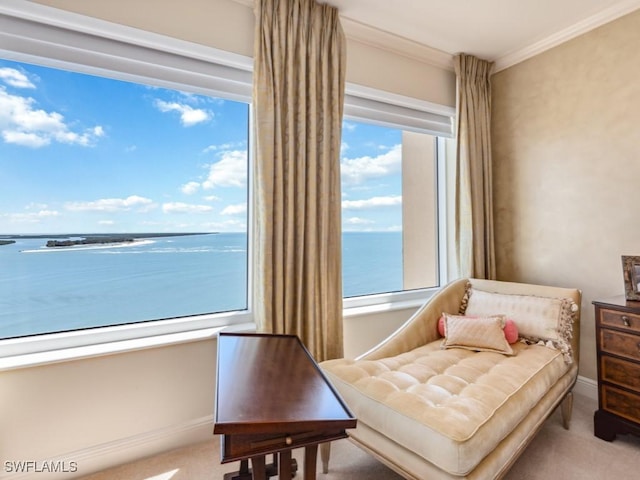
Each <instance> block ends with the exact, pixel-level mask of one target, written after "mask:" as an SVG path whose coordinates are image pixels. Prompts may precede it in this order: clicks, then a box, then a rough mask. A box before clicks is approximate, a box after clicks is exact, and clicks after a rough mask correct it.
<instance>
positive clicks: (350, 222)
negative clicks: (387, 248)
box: [344, 217, 376, 226]
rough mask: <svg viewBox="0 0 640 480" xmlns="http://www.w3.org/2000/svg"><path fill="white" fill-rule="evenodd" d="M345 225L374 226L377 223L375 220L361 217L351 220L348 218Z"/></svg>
mask: <svg viewBox="0 0 640 480" xmlns="http://www.w3.org/2000/svg"><path fill="white" fill-rule="evenodd" d="M344 223H345V224H346V225H358V226H359V225H371V224H374V223H376V222H374V221H373V220H369V219H367V218H360V217H351V218H347V219H346V220H345V221H344Z"/></svg>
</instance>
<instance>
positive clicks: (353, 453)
mask: <svg viewBox="0 0 640 480" xmlns="http://www.w3.org/2000/svg"><path fill="white" fill-rule="evenodd" d="M596 408H597V402H595V401H593V400H591V399H589V398H586V397H583V396H580V395H576V396H575V401H574V411H573V419H572V422H571V430H569V431H567V430H564V429H563V428H562V423H561V420H560V413H559V412H555V413H554V414H553V415H552V416H551V418H549V420H547V422H546V424H545V425H544V427H543V428H542V430H541V431H540V432H539V434H538V435H537V436H536V438H535V439H534V441H533V442H532V444H531V445H530V446H529V448H528V449H527V450H526V451H525V453H524V454H523V455H522V456H521V457H520V459H519V460H518V462H517V463H516V464H515V465H514V466H513V468H512V469H511V471H510V472H509V474H508V476H507V477H506V478H507V479H508V480H538V479H540V480H549V479H555V478H561V479H564V480H585V479H598V480H607V479H611V480H625V479H634V478H640V438H638V437H634V436H631V435H618V438H617V439H616V440H615V441H614V442H611V443H609V442H605V441H603V440H600V439H598V438H596V437H595V436H594V435H593V412H594V411H595V410H596ZM301 454H302V452H301V451H299V450H298V451H295V452H294V457H296V458H297V460H298V464H299V465H300V468H301V467H302V459H301ZM237 465H238V464H237V463H233V464H227V465H220V450H219V444H218V441H217V439H215V438H213V439H212V440H211V441H208V442H204V443H200V444H197V445H194V446H191V447H188V448H183V449H180V450H174V451H171V452H167V453H164V454H160V455H157V456H155V457H151V458H147V459H144V460H140V461H137V462H134V463H131V464H127V465H122V466H119V467H116V468H113V469H110V470H106V471H104V472H100V473H97V474H94V475H90V476H87V477H83V479H82V480H214V479H215V480H222V477H223V475H224V473H226V472H229V471H231V470H234V469H237ZM272 478H277V477H272ZM296 478H302V475H301V474H298V475H297V477H296ZM349 479H366V480H399V479H401V477H400V476H398V475H397V474H395V473H394V472H392V471H391V470H389V469H388V468H386V467H385V466H384V465H382V464H381V463H379V462H378V461H376V460H375V459H374V458H373V457H371V456H369V455H368V454H366V453H364V452H363V451H362V450H360V449H359V448H357V447H356V446H354V445H353V444H352V443H350V442H349V441H348V440H341V441H339V442H335V443H334V444H333V447H332V451H331V464H330V471H329V474H327V475H323V474H322V473H318V480H349Z"/></svg>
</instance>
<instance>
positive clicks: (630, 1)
mask: <svg viewBox="0 0 640 480" xmlns="http://www.w3.org/2000/svg"><path fill="white" fill-rule="evenodd" d="M638 8H640V0H627V1H625V2H619V3H617V4H616V5H613V6H611V7H609V8H606V9H604V10H602V11H601V12H598V13H597V14H595V15H592V16H590V17H588V18H586V19H584V20H582V21H580V22H578V23H575V24H573V25H571V26H570V27H568V28H565V29H564V30H561V31H559V32H556V33H554V34H553V35H550V36H548V37H546V38H544V39H542V40H539V41H537V42H535V43H532V44H531V45H528V46H526V47H524V48H520V49H518V50H514V51H511V52H509V53H507V54H505V55H502V56H501V57H498V58H496V59H495V60H494V61H495V68H494V73H495V72H499V71H500V70H504V69H506V68H509V67H511V66H513V65H515V64H517V63H520V62H523V61H525V60H527V59H529V58H531V57H535V56H536V55H539V54H541V53H543V52H545V51H547V50H550V49H552V48H554V47H557V46H558V45H561V44H562V43H565V42H568V41H569V40H571V39H573V38H576V37H578V36H580V35H582V34H584V33H587V32H589V31H591V30H594V29H596V28H598V27H600V26H602V25H604V24H606V23H609V22H612V21H613V20H616V19H618V18H620V17H623V16H624V15H627V14H629V13H631V12H633V11H634V10H637V9H638Z"/></svg>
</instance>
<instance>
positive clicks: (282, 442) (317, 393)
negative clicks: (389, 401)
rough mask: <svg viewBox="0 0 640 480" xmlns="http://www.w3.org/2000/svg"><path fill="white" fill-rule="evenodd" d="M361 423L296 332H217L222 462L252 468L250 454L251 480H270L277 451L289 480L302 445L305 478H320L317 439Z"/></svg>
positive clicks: (218, 425)
mask: <svg viewBox="0 0 640 480" xmlns="http://www.w3.org/2000/svg"><path fill="white" fill-rule="evenodd" d="M355 426H356V419H355V418H354V417H353V415H352V414H351V412H349V410H348V408H347V407H346V405H345V404H344V403H343V401H342V399H341V398H340V396H339V395H338V394H337V393H336V391H335V390H334V388H333V387H332V385H331V384H330V383H329V382H328V380H327V379H326V378H325V376H324V374H323V373H322V371H321V370H320V368H319V367H318V365H317V363H316V362H315V361H314V360H313V358H312V357H311V355H310V354H309V352H308V351H307V349H306V348H305V347H304V345H303V344H302V342H301V341H300V340H299V339H298V337H296V336H295V335H266V334H232V333H221V334H220V335H219V337H218V374H217V380H216V414H215V426H214V429H213V433H214V434H220V435H222V436H223V437H222V439H221V450H222V455H221V456H222V463H226V462H232V461H237V460H241V461H243V462H244V468H245V470H246V465H247V463H248V462H247V460H249V459H250V460H251V465H252V469H253V472H252V473H253V479H254V480H265V479H266V478H267V472H266V468H265V463H266V462H265V456H266V455H269V454H274V457H276V459H277V458H278V457H279V461H276V462H275V464H276V465H279V476H280V479H281V480H282V479H290V478H291V477H292V462H291V450H292V449H294V448H299V447H304V448H305V460H304V479H305V480H314V479H315V478H316V461H317V453H318V444H320V443H323V442H328V441H332V440H338V439H340V438H345V437H346V436H347V434H346V431H345V430H346V429H348V428H355ZM241 470H242V468H241ZM244 473H245V475H247V472H246V471H245V472H244ZM238 478H247V477H242V475H240V476H239V477H238ZM248 478H251V477H248Z"/></svg>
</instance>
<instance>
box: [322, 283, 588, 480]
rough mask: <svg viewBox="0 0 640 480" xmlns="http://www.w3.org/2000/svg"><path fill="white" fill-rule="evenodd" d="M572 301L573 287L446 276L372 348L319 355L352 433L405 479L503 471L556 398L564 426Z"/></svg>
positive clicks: (574, 367)
mask: <svg viewBox="0 0 640 480" xmlns="http://www.w3.org/2000/svg"><path fill="white" fill-rule="evenodd" d="M580 302H581V292H580V291H579V290H576V289H569V288H559V287H548V286H540V285H529V284H520V283H510V282H500V281H492V280H478V279H460V280H457V281H454V282H452V283H450V284H448V285H447V286H445V287H444V288H443V289H441V290H440V291H439V292H438V293H437V294H435V295H434V296H433V297H432V298H431V299H430V300H429V301H428V302H427V303H426V304H425V305H424V306H423V307H421V308H420V309H419V310H418V311H417V312H416V313H415V314H414V315H413V316H412V317H411V318H410V319H409V320H408V321H407V322H406V323H405V324H404V325H403V326H402V327H401V328H400V329H399V330H398V331H396V332H395V333H393V334H392V335H391V336H390V337H389V338H387V339H386V340H384V341H383V342H382V343H380V344H379V345H378V346H376V347H375V348H373V349H372V350H370V351H369V352H367V353H365V354H364V355H362V356H360V357H359V358H356V359H355V360H350V359H338V360H330V361H326V362H323V363H321V365H320V366H321V367H322V369H323V370H324V371H325V373H326V375H327V377H328V378H329V379H330V380H331V381H332V383H333V385H334V386H335V387H336V389H337V390H338V392H339V393H340V394H341V395H342V397H343V399H344V400H345V402H346V403H347V405H348V406H349V408H350V409H351V411H352V412H353V413H354V415H355V416H356V417H357V419H358V425H357V428H356V429H354V430H351V431H350V432H349V438H350V440H351V441H353V442H354V443H356V444H357V445H359V446H360V447H362V448H363V449H365V450H366V451H368V452H370V453H371V454H372V455H374V456H375V457H377V458H378V459H379V460H380V461H382V462H383V463H385V464H386V465H388V466H389V467H390V468H392V469H393V470H395V471H396V472H398V473H399V474H400V475H402V476H403V477H405V478H408V479H427V478H428V479H435V478H446V479H460V478H469V479H482V480H486V479H492V478H502V477H503V476H504V475H505V474H506V473H507V471H508V470H509V468H510V467H511V465H512V464H513V463H514V462H515V461H516V459H517V458H518V456H519V455H520V454H521V453H522V452H523V451H524V449H525V448H526V446H527V445H528V444H529V442H530V441H531V440H532V439H533V437H534V436H535V434H536V433H537V431H538V430H539V429H540V427H541V426H542V424H543V422H544V421H545V420H546V419H547V418H548V417H549V416H550V415H551V414H552V413H553V411H554V410H555V409H556V407H557V406H558V405H562V408H561V410H562V419H563V424H564V427H565V428H567V429H568V428H569V422H570V417H571V408H572V398H573V397H572V393H571V389H572V388H573V385H574V384H575V381H576V379H577V373H578V355H579V338H580V332H579V322H580ZM443 314H447V315H443ZM441 317H442V319H441ZM439 322H441V325H440V327H441V329H443V330H444V334H445V336H444V337H442V336H441V335H440V333H439V330H438V327H439ZM473 322H477V323H473ZM514 324H515V330H517V332H518V333H517V335H516V338H515V339H514V338H511V339H507V337H508V336H513V333H514V331H513V327H514ZM505 325H506V326H510V327H511V328H512V330H511V331H509V332H507V330H506V327H505ZM496 332H500V333H501V334H502V336H500V335H498V334H497V333H496ZM507 333H509V335H507ZM509 341H511V342H513V343H511V344H509V343H508V342H509ZM322 453H323V470H324V471H325V473H326V472H327V471H328V462H329V454H328V448H325V451H324V452H322Z"/></svg>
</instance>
